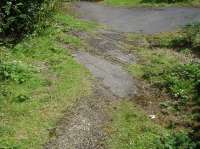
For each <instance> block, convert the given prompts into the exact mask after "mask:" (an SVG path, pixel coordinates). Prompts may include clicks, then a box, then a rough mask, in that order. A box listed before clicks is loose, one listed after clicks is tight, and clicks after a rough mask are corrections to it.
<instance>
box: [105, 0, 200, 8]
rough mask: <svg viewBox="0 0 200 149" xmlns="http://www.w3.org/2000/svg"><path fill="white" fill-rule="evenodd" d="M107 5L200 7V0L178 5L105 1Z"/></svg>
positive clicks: (136, 0)
mask: <svg viewBox="0 0 200 149" xmlns="http://www.w3.org/2000/svg"><path fill="white" fill-rule="evenodd" d="M104 3H105V4H107V5H111V6H122V7H123V6H126V7H127V6H128V7H135V6H136V7H138V6H150V7H151V6H153V7H160V6H194V7H199V6H200V1H199V0H191V1H188V2H177V3H171V4H168V3H164V2H161V3H160V2H151V0H149V1H148V0H146V1H145V0H105V1H104Z"/></svg>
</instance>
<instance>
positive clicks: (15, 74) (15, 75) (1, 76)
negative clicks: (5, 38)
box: [0, 61, 33, 84]
mask: <svg viewBox="0 0 200 149" xmlns="http://www.w3.org/2000/svg"><path fill="white" fill-rule="evenodd" d="M32 72H33V71H32V69H31V68H30V66H28V65H26V64H24V63H22V62H21V61H13V62H0V80H1V82H4V81H14V82H17V83H19V84H21V83H24V82H25V81H27V80H28V79H29V78H30V77H31V73H32Z"/></svg>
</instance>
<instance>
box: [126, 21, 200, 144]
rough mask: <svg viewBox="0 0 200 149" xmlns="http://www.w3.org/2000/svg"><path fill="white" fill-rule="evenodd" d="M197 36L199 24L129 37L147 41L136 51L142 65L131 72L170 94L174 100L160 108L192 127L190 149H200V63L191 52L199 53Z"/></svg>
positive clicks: (137, 65) (131, 69) (161, 103)
mask: <svg viewBox="0 0 200 149" xmlns="http://www.w3.org/2000/svg"><path fill="white" fill-rule="evenodd" d="M198 36H199V24H194V25H189V26H187V27H184V28H183V29H181V30H180V31H179V32H176V33H164V34H160V35H152V36H151V35H150V36H141V35H140V36H135V35H131V36H130V37H129V38H130V39H131V40H144V41H146V42H145V43H146V44H145V45H142V47H137V48H134V49H135V53H136V54H138V56H139V57H140V62H139V63H138V64H134V65H131V66H130V67H129V71H130V72H131V73H132V74H133V75H134V76H136V77H138V78H141V79H145V80H147V81H148V82H149V83H150V84H152V86H154V87H155V86H156V87H158V88H159V89H160V91H161V92H163V91H164V92H167V93H168V94H169V96H170V97H171V99H170V100H169V99H164V100H162V101H160V106H161V108H164V109H166V110H170V111H175V113H179V114H177V115H178V116H180V117H182V119H185V123H187V124H185V125H189V126H191V129H190V130H189V134H190V139H191V140H193V141H194V142H195V143H194V142H193V145H191V146H193V147H191V148H199V142H198V140H199V135H198V134H199V131H200V130H199V128H198V126H197V125H198V123H199V116H198V113H199V111H198V108H199V107H200V102H199V99H200V95H199V80H200V63H199V62H198V60H193V58H192V55H193V54H192V52H193V51H194V52H195V53H197V52H198V50H199V43H198V39H199V37H198ZM178 52H180V53H178ZM196 56H197V57H198V55H196ZM197 59H198V58H197ZM172 109H173V110H172ZM183 111H184V113H182V112H183ZM183 115H185V116H183ZM183 117H184V118H183ZM186 119H187V120H186ZM175 127H176V126H175ZM175 136H176V135H175Z"/></svg>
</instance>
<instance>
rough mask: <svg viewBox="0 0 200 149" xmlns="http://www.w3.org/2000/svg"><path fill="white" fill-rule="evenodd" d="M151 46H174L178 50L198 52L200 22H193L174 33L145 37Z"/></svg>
mask: <svg viewBox="0 0 200 149" xmlns="http://www.w3.org/2000/svg"><path fill="white" fill-rule="evenodd" d="M147 40H148V42H149V43H150V45H151V46H152V47H161V48H163V47H166V48H174V49H177V50H178V51H191V50H192V51H194V52H200V51H199V49H200V23H193V24H190V25H187V26H185V27H183V28H181V29H180V30H179V31H178V32H175V33H163V34H159V35H153V36H149V37H147Z"/></svg>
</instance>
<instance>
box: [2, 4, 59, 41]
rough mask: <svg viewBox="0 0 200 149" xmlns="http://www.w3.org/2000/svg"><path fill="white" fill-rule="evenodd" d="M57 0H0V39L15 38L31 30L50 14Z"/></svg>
mask: <svg viewBox="0 0 200 149" xmlns="http://www.w3.org/2000/svg"><path fill="white" fill-rule="evenodd" d="M57 2H58V0H34V1H33V0H1V1H0V40H1V41H3V40H4V41H5V39H7V40H8V39H9V40H16V39H20V38H21V37H23V36H24V35H25V34H27V33H29V32H32V31H33V30H34V28H35V27H36V26H37V23H38V22H42V20H43V21H44V19H46V18H48V17H49V16H50V15H51V14H52V10H53V9H54V8H55V5H56V3H57Z"/></svg>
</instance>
